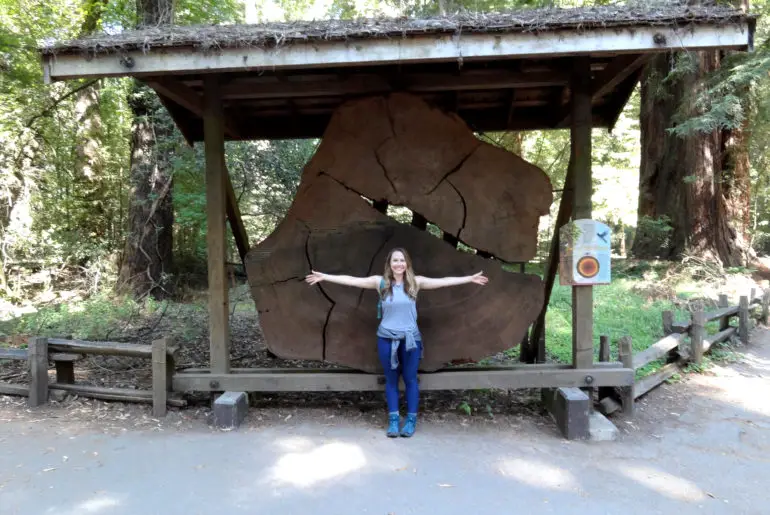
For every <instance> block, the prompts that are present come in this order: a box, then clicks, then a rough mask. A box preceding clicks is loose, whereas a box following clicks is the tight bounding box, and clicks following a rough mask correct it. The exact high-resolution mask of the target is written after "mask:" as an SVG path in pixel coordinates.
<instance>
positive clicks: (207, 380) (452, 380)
mask: <svg viewBox="0 0 770 515" xmlns="http://www.w3.org/2000/svg"><path fill="white" fill-rule="evenodd" d="M418 380H419V382H420V389H421V390H423V391H426V390H481V389H487V388H499V389H516V388H558V387H562V386H563V387H587V386H629V387H630V386H631V385H633V382H634V371H633V370H631V369H628V368H592V369H584V370H578V369H574V368H570V369H533V370H527V369H524V370H478V371H477V370H452V371H444V372H433V373H430V374H419V375H418ZM172 383H173V390H174V391H175V392H191V391H195V392H207V391H224V390H234V391H246V392H331V391H336V392H344V391H380V390H382V385H383V384H384V378H383V377H382V376H379V375H376V374H364V373H358V372H327V373H315V372H304V373H303V372H289V373H287V372H267V373H240V374H214V373H211V374H209V373H183V374H175V375H174V379H173V381H172Z"/></svg>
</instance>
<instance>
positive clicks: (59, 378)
mask: <svg viewBox="0 0 770 515" xmlns="http://www.w3.org/2000/svg"><path fill="white" fill-rule="evenodd" d="M55 357H56V356H54V358H55ZM74 357H76V356H74V355H73V358H74ZM53 364H54V366H55V367H56V382H57V383H61V384H75V360H74V359H68V360H63V359H59V360H57V359H55V360H54V362H53Z"/></svg>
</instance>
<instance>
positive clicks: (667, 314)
mask: <svg viewBox="0 0 770 515" xmlns="http://www.w3.org/2000/svg"><path fill="white" fill-rule="evenodd" d="M673 332H674V312H673V311H664V312H663V334H664V335H666V336H667V335H669V334H671V333H673Z"/></svg>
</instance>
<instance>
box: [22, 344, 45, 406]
mask: <svg viewBox="0 0 770 515" xmlns="http://www.w3.org/2000/svg"><path fill="white" fill-rule="evenodd" d="M27 360H28V362H29V363H28V365H29V397H28V399H27V404H29V406H30V407H33V408H34V407H37V406H40V405H42V404H45V403H46V402H48V339H47V338H40V337H37V336H35V337H32V338H30V339H29V344H28V346H27Z"/></svg>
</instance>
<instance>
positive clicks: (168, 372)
mask: <svg viewBox="0 0 770 515" xmlns="http://www.w3.org/2000/svg"><path fill="white" fill-rule="evenodd" d="M27 343H28V345H27V349H4V348H0V360H3V359H10V360H23V361H27V363H28V370H29V386H27V385H23V384H13V383H2V382H0V394H10V395H22V396H26V397H27V399H28V401H27V402H28V404H29V405H30V406H33V407H34V406H40V405H42V404H45V403H46V402H47V401H48V392H49V390H61V391H65V392H69V393H71V394H75V395H80V396H83V397H91V398H94V399H103V400H112V401H123V402H148V403H152V405H153V409H152V412H153V415H155V416H157V417H162V416H164V415H165V414H166V409H167V405H169V404H170V405H172V406H184V405H185V402H184V401H183V400H181V399H179V398H172V397H171V395H170V392H171V379H172V377H173V375H174V354H175V352H176V347H175V346H174V345H172V344H171V341H170V340H169V339H168V338H162V339H160V340H156V341H154V342H152V345H140V344H135V343H122V342H88V341H82V340H69V339H63V338H39V337H32V338H29V340H28V342H27ZM89 354H95V355H106V356H124V357H131V358H147V359H150V360H152V390H132V389H128V388H107V387H102V386H90V385H82V384H76V383H75V368H74V365H75V362H77V361H78V360H80V358H81V357H82V356H84V355H89ZM51 361H53V363H54V366H55V368H56V380H55V381H54V382H50V381H49V377H48V365H49V363H50V362H51Z"/></svg>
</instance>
